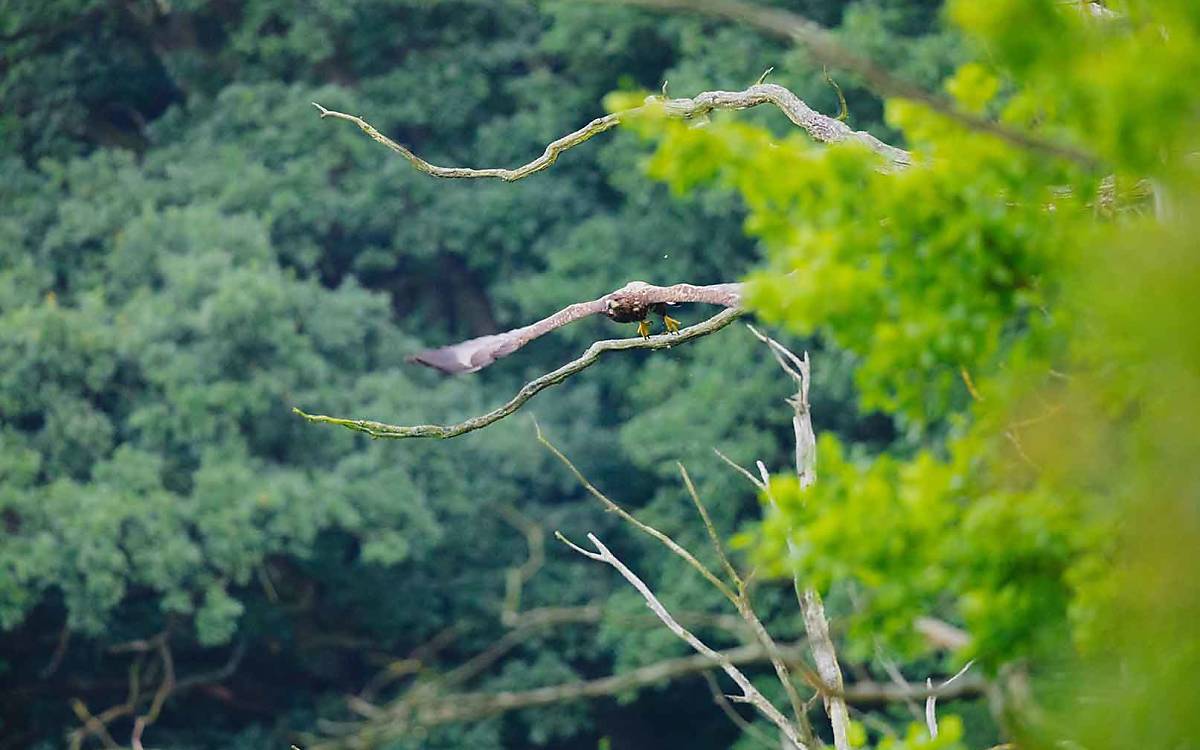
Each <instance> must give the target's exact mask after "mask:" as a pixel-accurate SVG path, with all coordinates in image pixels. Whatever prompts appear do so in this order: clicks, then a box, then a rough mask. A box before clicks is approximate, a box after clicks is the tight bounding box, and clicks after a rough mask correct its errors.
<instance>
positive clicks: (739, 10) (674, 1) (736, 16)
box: [608, 0, 1099, 167]
mask: <svg viewBox="0 0 1200 750" xmlns="http://www.w3.org/2000/svg"><path fill="white" fill-rule="evenodd" d="M608 1H609V2H615V3H620V4H623V5H638V6H642V7H648V8H658V9H662V10H682V11H689V12H694V13H701V14H704V15H710V16H716V17H719V18H725V19H728V20H730V21H735V22H738V23H743V24H746V25H747V26H751V27H753V28H755V29H758V30H759V31H761V32H762V33H764V34H767V35H769V36H774V37H778V38H781V39H785V40H788V41H791V42H794V43H796V44H798V45H800V46H801V47H804V48H805V49H806V50H808V52H809V54H811V55H812V57H813V58H814V59H815V60H816V61H817V62H819V63H823V64H825V65H828V66H829V67H831V68H839V69H841V70H845V71H849V72H852V73H855V74H857V75H859V76H861V77H862V79H863V81H865V82H866V84H867V85H868V86H869V87H870V88H871V89H872V90H873V91H875V93H877V94H879V95H881V96H890V97H897V98H900V99H909V100H911V101H914V102H919V103H921V104H923V105H925V106H926V107H928V108H929V109H931V110H933V111H934V112H937V113H938V114H940V115H943V116H944V117H946V118H948V119H950V120H953V121H954V122H957V123H958V124H960V125H963V126H965V127H967V128H970V129H971V130H975V131H978V132H981V133H988V134H989V135H993V136H995V137H997V138H1000V139H1001V140H1004V141H1007V142H1008V143H1010V144H1012V145H1014V146H1019V147H1021V148H1023V149H1027V150H1030V151H1034V152H1037V153H1042V154H1047V155H1050V156H1054V157H1057V158H1060V159H1067V160H1069V161H1073V162H1075V163H1077V164H1080V165H1083V166H1085V167H1095V166H1097V165H1098V163H1099V159H1097V158H1096V157H1095V156H1094V155H1092V154H1090V153H1088V152H1086V151H1084V150H1082V149H1080V148H1079V147H1078V146H1075V145H1069V144H1064V143H1057V142H1053V141H1048V140H1045V139H1043V138H1040V137H1038V136H1036V135H1034V134H1032V133H1029V132H1027V131H1024V130H1019V129H1017V128H1013V127H1011V126H1008V125H1005V124H1004V123H1000V122H996V121H995V120H989V119H987V118H986V117H982V116H980V115H977V114H974V113H972V112H968V111H966V110H963V109H961V108H959V107H958V106H956V105H955V104H954V102H952V101H951V100H950V99H948V98H947V97H945V96H942V95H940V94H936V93H934V92H932V91H929V90H927V89H925V88H922V87H921V86H918V85H916V84H914V83H912V82H911V81H906V80H904V79H903V78H900V77H899V76H897V75H895V74H893V73H892V72H891V71H890V70H888V69H887V68H885V67H884V66H882V65H879V64H877V63H876V62H874V61H873V60H871V59H870V58H867V57H864V56H862V55H859V54H857V53H855V52H852V51H850V50H849V49H847V48H846V47H845V46H843V45H842V43H841V42H839V41H838V39H837V38H836V37H835V36H834V35H833V34H832V33H831V32H830V31H829V30H828V29H826V28H824V27H822V26H821V25H820V24H817V23H815V22H813V21H811V20H809V19H807V18H805V17H804V16H800V15H797V14H795V13H792V12H790V11H787V10H784V9H782V8H773V7H766V6H762V5H757V4H755V3H751V2H743V0H608ZM830 119H832V118H830Z"/></svg>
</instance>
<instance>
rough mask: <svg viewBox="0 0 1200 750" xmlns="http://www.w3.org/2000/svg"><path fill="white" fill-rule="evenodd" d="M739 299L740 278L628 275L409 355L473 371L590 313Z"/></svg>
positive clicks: (732, 303)
mask: <svg viewBox="0 0 1200 750" xmlns="http://www.w3.org/2000/svg"><path fill="white" fill-rule="evenodd" d="M741 299H742V285H741V284H710V285H708V286H696V285H694V284H675V285H674V286H654V285H652V284H647V283H645V282H643V281H631V282H629V283H628V284H626V285H625V286H623V287H621V288H620V289H617V290H616V291H614V292H610V293H608V294H606V295H604V296H603V297H601V298H599V299H594V300H592V301H591V302H578V303H576V304H574V305H569V306H567V307H565V308H563V309H562V310H559V311H558V312H556V313H554V314H553V315H551V316H550V317H548V318H543V319H542V320H539V321H538V322H536V323H534V324H532V325H527V326H524V327H523V328H514V329H513V330H511V331H506V332H504V333H496V334H492V335H490V336H480V337H479V338H474V339H469V340H467V341H463V342H462V343H459V344H454V345H452V346H443V347H441V348H440V349H426V350H425V351H423V352H418V353H417V354H414V355H412V356H410V357H409V358H408V360H409V361H410V362H419V363H421V364H423V365H428V366H429V367H433V368H434V369H437V370H441V371H442V372H445V373H450V374H458V373H464V372H475V371H477V370H482V369H483V368H485V367H487V366H488V365H490V364H491V363H493V362H495V361H496V360H497V359H500V358H501V357H506V356H508V355H509V354H512V353H513V352H515V351H516V350H518V349H520V348H521V347H522V346H525V345H526V344H528V343H529V342H530V341H533V340H534V339H536V338H538V337H539V336H543V335H545V334H547V333H549V332H550V331H553V330H554V329H555V328H559V327H561V326H565V325H566V324H567V323H573V322H574V321H576V320H579V319H580V318H586V317H587V316H589V315H597V314H601V315H606V316H608V317H609V318H612V319H613V320H618V321H622V322H629V321H633V320H641V319H642V318H644V317H645V314H646V312H647V311H648V310H649V309H650V308H651V306H653V305H659V304H666V305H676V304H681V303H687V302H701V303H706V304H710V305H721V306H724V307H737V306H738V305H740V304H741Z"/></svg>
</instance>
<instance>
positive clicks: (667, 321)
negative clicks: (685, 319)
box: [663, 315, 679, 333]
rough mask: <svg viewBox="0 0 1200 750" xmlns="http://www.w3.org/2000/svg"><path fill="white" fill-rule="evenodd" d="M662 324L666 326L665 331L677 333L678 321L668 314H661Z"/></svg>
mask: <svg viewBox="0 0 1200 750" xmlns="http://www.w3.org/2000/svg"><path fill="white" fill-rule="evenodd" d="M663 325H665V326H666V327H667V333H679V321H678V320H675V319H674V318H672V317H671V316H670V315H664V316H663Z"/></svg>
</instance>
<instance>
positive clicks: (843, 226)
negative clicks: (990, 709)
mask: <svg viewBox="0 0 1200 750" xmlns="http://www.w3.org/2000/svg"><path fill="white" fill-rule="evenodd" d="M1109 5H1110V6H1111V7H1110V8H1104V7H1102V6H1099V5H1097V4H1094V3H1093V4H1082V5H1081V6H1080V7H1076V5H1075V4H1064V3H1056V2H1052V1H1051V0H1006V1H1005V2H999V3H981V2H972V1H971V0H956V2H952V3H950V4H949V6H948V8H947V14H948V16H949V17H950V19H952V20H953V22H954V23H956V24H958V25H959V26H960V27H961V28H962V29H963V30H964V31H965V32H966V34H967V36H968V37H969V38H970V40H971V41H972V43H973V45H974V49H975V55H976V60H975V61H973V62H970V63H967V64H965V65H963V66H962V67H960V68H959V69H958V71H957V72H956V73H955V75H954V76H952V77H951V78H950V79H949V80H948V81H947V82H946V90H947V92H948V93H949V94H950V95H951V96H953V97H954V99H955V100H956V101H957V102H958V104H959V106H961V107H963V108H966V109H968V110H970V111H972V112H978V113H980V114H983V115H986V116H994V117H997V118H999V119H1000V120H1001V121H1002V122H1004V123H1007V124H1009V125H1011V126H1013V127H1017V128H1021V129H1024V130H1026V131H1027V132H1029V133H1032V134H1034V135H1036V137H1038V138H1040V139H1043V140H1045V141H1047V142H1054V143H1060V144H1067V145H1069V146H1070V147H1071V148H1072V150H1079V151H1083V152H1085V153H1087V154H1089V155H1090V156H1089V158H1087V159H1086V160H1084V161H1083V162H1082V163H1080V162H1073V161H1071V160H1068V159H1048V158H1046V157H1045V156H1044V155H1043V154H1039V153H1036V152H1033V151H1031V150H1026V149H1021V148H1015V147H1013V146H1011V145H1009V144H1007V143H1005V142H1004V141H1002V140H1001V139H998V138H995V137H992V136H990V135H987V134H981V133H979V132H975V131H973V130H971V129H965V128H963V127H961V126H959V125H958V124H956V123H955V122H953V121H951V120H949V119H947V118H945V117H942V116H939V115H938V114H935V113H931V112H929V111H927V110H925V109H923V108H921V107H919V106H914V105H912V104H910V103H908V102H905V101H892V102H889V105H888V116H889V122H891V123H892V125H893V126H895V127H897V128H898V129H900V130H901V131H902V132H904V133H905V135H906V136H907V139H908V141H909V142H910V143H911V144H912V147H913V152H914V155H915V157H916V158H915V160H914V164H913V166H912V167H911V168H908V169H905V170H903V171H900V172H891V171H887V170H881V169H880V165H879V163H878V160H877V159H876V158H875V157H874V156H873V155H872V154H870V153H867V152H866V151H865V150H863V149H861V148H856V147H854V146H853V145H846V146H833V147H829V148H823V149H813V148H812V147H811V146H810V145H809V144H808V143H807V142H805V141H804V140H802V139H799V138H792V139H790V140H787V141H784V142H779V141H778V139H776V138H774V137H772V136H771V135H769V134H768V133H766V132H764V131H763V130H761V129H758V128H755V127H752V126H749V125H746V124H744V123H740V122H734V121H730V120H728V119H726V120H722V121H721V122H718V123H715V124H713V125H712V126H711V127H708V128H702V129H694V128H687V127H684V126H682V125H679V124H676V123H674V122H672V121H670V120H655V121H648V122H647V123H646V124H645V125H644V130H645V132H646V133H647V134H648V135H651V136H652V137H654V138H656V139H658V144H659V145H658V150H657V152H656V154H655V156H654V158H653V160H652V162H651V164H650V171H651V173H652V174H654V175H655V176H657V177H659V178H661V179H663V180H666V181H668V182H669V183H670V184H671V185H672V186H673V187H675V188H676V189H678V190H692V189H696V188H699V187H702V186H703V187H710V186H711V187H716V188H718V189H721V190H728V191H735V192H737V193H738V194H740V195H741V196H742V197H743V198H744V200H745V201H746V203H747V205H748V207H749V209H750V216H749V219H748V222H747V226H748V227H749V229H750V231H751V232H752V233H754V234H755V235H756V236H758V237H759V238H760V240H761V242H762V244H763V246H764V247H765V249H766V252H767V264H766V266H765V267H764V268H762V269H761V270H759V271H756V272H755V273H754V274H753V275H752V276H751V278H750V280H749V286H748V297H749V304H750V306H751V308H752V309H754V310H755V311H757V312H758V313H759V314H760V315H762V316H763V317H764V318H766V319H767V320H770V321H773V322H776V323H778V324H780V325H784V326H787V327H790V328H791V329H793V330H794V331H796V332H797V333H802V334H813V333H815V334H818V335H821V336H823V337H825V338H828V339H830V340H832V341H834V342H836V343H837V344H839V345H840V346H842V347H845V348H846V349H848V350H849V351H851V352H853V353H855V354H856V355H857V356H858V358H859V360H860V363H861V366H860V367H859V369H858V372H857V380H856V382H857V385H858V389H859V397H860V401H861V403H862V405H863V406H864V407H865V408H879V409H883V410H885V411H887V412H889V413H892V414H894V415H896V417H897V418H898V419H899V420H900V423H901V425H902V428H903V429H904V430H905V431H906V432H907V433H908V434H910V435H912V436H913V437H914V440H913V443H914V445H915V446H916V450H911V451H897V450H893V451H888V452H885V453H883V454H881V455H874V456H872V455H864V454H862V453H861V452H860V451H856V450H854V449H853V448H851V447H847V446H846V445H845V444H844V443H843V441H840V440H838V439H837V438H836V437H834V436H832V435H828V434H826V435H825V436H823V438H822V441H821V446H820V453H821V464H820V465H821V466H822V467H823V468H822V472H823V475H822V479H821V481H820V482H818V483H817V484H816V486H815V487H814V488H813V489H812V490H810V491H809V492H808V493H805V494H804V495H801V494H800V493H799V488H798V486H797V485H796V484H795V482H794V480H789V479H788V478H780V479H779V480H778V482H777V483H776V486H775V489H774V492H775V494H776V496H777V497H778V499H779V502H780V505H781V510H780V511H779V512H768V514H767V518H766V519H765V520H764V522H763V523H762V524H760V525H757V526H756V527H755V528H754V529H752V530H751V531H750V532H749V533H747V534H746V536H745V537H744V543H745V544H747V545H750V546H752V548H753V551H754V554H755V556H756V557H757V559H759V560H760V562H761V563H762V564H765V565H769V566H772V567H774V568H775V569H776V570H780V571H783V570H793V569H794V570H796V571H798V572H799V574H800V575H801V576H802V577H803V578H804V579H805V580H809V581H812V582H814V583H817V584H818V585H819V586H820V587H821V588H822V589H823V590H825V591H827V592H831V593H832V595H833V596H835V597H837V598H839V599H840V600H842V601H844V602H846V605H847V606H846V609H845V610H844V611H845V613H846V615H847V616H848V617H849V618H850V622H851V629H850V632H849V634H848V636H849V638H848V646H849V647H850V653H851V654H860V655H865V654H869V653H871V652H872V651H873V650H874V649H876V648H878V647H879V643H880V641H881V640H883V641H885V642H886V643H888V644H890V645H891V646H892V647H893V648H896V649H899V650H901V652H903V653H909V654H913V653H915V652H916V651H917V650H918V649H919V647H920V646H919V643H918V642H917V641H916V640H915V638H914V632H913V629H912V627H911V623H912V622H913V620H914V619H915V618H916V617H918V616H921V615H923V614H926V613H930V612H935V613H939V614H941V615H942V616H944V617H946V618H948V619H950V620H952V621H954V622H959V623H961V624H962V625H963V626H964V627H965V629H966V631H967V632H968V633H969V635H970V641H969V643H968V644H967V645H966V646H964V647H963V648H962V649H961V650H960V651H959V653H958V654H957V658H958V659H959V660H965V659H976V660H978V661H979V662H980V663H981V664H982V665H984V667H985V668H986V669H988V670H989V671H990V672H992V673H993V674H997V675H999V677H1000V679H1001V684H1002V685H1006V686H1007V687H1006V689H1007V690H1008V691H1009V693H1010V702H1009V704H1008V705H1009V712H1008V713H1007V719H1006V723H1007V726H1008V728H1009V730H1010V731H1011V732H1013V733H1014V734H1015V736H1016V737H1017V738H1018V739H1017V742H1018V745H1019V746H1026V745H1027V744H1028V745H1031V746H1038V745H1043V744H1044V745H1046V746H1051V745H1054V744H1055V743H1057V742H1059V741H1060V740H1063V739H1067V738H1069V739H1072V740H1074V741H1077V742H1079V743H1081V744H1082V745H1083V746H1084V747H1090V748H1094V747H1130V746H1147V747H1150V746H1153V747H1168V746H1189V743H1190V742H1192V741H1193V738H1194V737H1195V736H1196V733H1197V730H1198V729H1200V727H1198V725H1197V724H1196V717H1195V715H1194V712H1189V711H1188V710H1187V709H1186V708H1185V705H1186V703H1187V702H1188V701H1189V700H1190V699H1189V698H1188V697H1185V696H1194V695H1196V694H1197V690H1198V689H1200V686H1198V684H1197V681H1196V680H1197V677H1196V676H1197V675H1198V674H1200V640H1198V639H1197V638H1196V636H1195V632H1194V631H1193V630H1192V629H1191V628H1190V626H1189V625H1188V623H1189V622H1193V618H1194V617H1195V615H1196V612H1197V607H1198V606H1200V588H1198V587H1197V584H1196V579H1195V576H1193V575H1191V574H1190V573H1189V572H1187V571H1191V570H1194V569H1195V567H1196V563H1197V553H1196V551H1197V550H1200V515H1198V508H1200V506H1197V504H1196V501H1195V498H1196V490H1197V487H1196V484H1195V481H1196V480H1195V473H1194V472H1192V471H1191V470H1190V468H1189V467H1190V465H1191V461H1190V459H1189V458H1188V457H1187V456H1190V455H1191V452H1192V451H1193V450H1194V449H1195V448H1196V447H1197V441H1198V440H1200V433H1198V432H1197V427H1196V425H1197V424H1200V422H1198V421H1197V416H1198V415H1200V394H1198V393H1197V391H1196V383H1197V382H1200V380H1198V379H1197V374H1198V372H1200V358H1198V357H1197V351H1198V350H1197V341H1198V340H1200V339H1197V336H1196V330H1197V329H1196V326H1195V323H1196V320H1195V318H1196V310H1197V308H1196V306H1195V303H1194V292H1195V289H1196V288H1197V286H1196V285H1197V282H1198V281H1200V278H1197V276H1196V258H1195V252H1194V250H1195V241H1194V236H1195V231H1196V226H1195V222H1196V217H1197V216H1200V162H1197V160H1196V156H1195V155H1196V153H1197V150H1198V148H1200V143H1197V140H1196V133H1197V130H1196V127H1195V125H1196V120H1195V113H1196V112H1197V111H1198V108H1200V100H1198V98H1197V94H1196V91H1195V89H1194V87H1188V86H1185V85H1182V84H1181V82H1183V81H1187V80H1191V79H1192V78H1194V77H1195V76H1196V75H1197V73H1200V11H1198V10H1197V7H1196V5H1195V4H1194V3H1190V2H1184V1H1182V0H1181V1H1177V2H1154V3H1151V2H1137V1H1130V2H1122V3H1110V4H1109ZM623 104H624V102H623V101H618V102H617V103H616V105H615V106H618V107H619V106H622V105H623ZM793 272H794V273H793ZM789 550H791V551H789ZM1030 678H1032V680H1033V686H1034V690H1033V693H1032V695H1030V694H1028V693H1027V692H1026V691H1025V689H1024V688H1023V685H1025V684H1026V681H1027V680H1028V679H1030Z"/></svg>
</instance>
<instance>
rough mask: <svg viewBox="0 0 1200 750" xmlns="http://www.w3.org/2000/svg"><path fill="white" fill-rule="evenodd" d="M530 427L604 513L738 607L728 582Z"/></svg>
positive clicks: (573, 546)
mask: <svg viewBox="0 0 1200 750" xmlns="http://www.w3.org/2000/svg"><path fill="white" fill-rule="evenodd" d="M533 425H534V429H535V430H536V431H537V439H538V442H539V443H541V444H542V445H544V446H545V447H546V450H548V451H550V452H551V453H553V454H554V456H555V457H556V458H557V459H558V460H559V461H562V462H563V465H564V466H566V467H567V469H568V470H569V471H570V472H571V473H572V474H574V475H575V478H576V479H578V480H579V483H580V484H581V485H583V488H584V489H585V490H587V491H588V493H589V494H590V495H591V496H592V497H594V498H596V499H597V500H599V501H600V503H601V505H603V506H604V507H605V509H606V510H608V511H609V512H611V513H616V514H617V515H618V516H620V517H621V519H622V520H624V521H627V522H629V523H630V524H632V525H633V526H634V527H635V528H636V529H638V530H639V531H641V532H643V533H645V534H648V535H649V536H651V537H654V538H655V539H657V540H658V541H659V542H661V543H662V545H663V546H664V547H666V548H667V549H669V550H671V552H673V553H675V554H676V555H678V556H679V557H680V559H682V560H683V561H684V562H686V563H687V564H688V565H690V566H692V568H694V569H695V570H696V571H697V572H698V573H700V575H702V576H704V578H705V579H706V580H707V581H708V582H709V583H711V584H712V585H713V586H714V587H715V588H716V589H717V591H720V592H721V595H722V596H724V597H725V598H726V599H728V600H729V602H730V603H731V604H733V605H734V606H737V603H738V596H737V594H735V593H734V592H733V590H732V589H731V588H729V585H728V584H727V583H725V582H724V581H722V580H721V579H720V578H718V577H717V575H716V574H715V573H713V572H712V571H711V570H709V569H708V567H707V566H706V565H705V564H704V563H702V562H700V561H699V560H697V559H696V556H695V555H693V554H692V553H691V552H688V550H687V549H686V548H685V547H683V546H682V545H681V544H679V543H678V542H676V541H675V540H674V539H672V538H671V537H669V536H667V535H666V534H664V533H663V532H661V531H659V530H658V529H656V528H654V527H653V526H650V525H649V524H646V523H643V522H641V521H639V520H638V519H637V518H636V517H635V516H634V515H633V514H632V513H630V512H629V511H627V510H625V509H624V508H622V507H621V506H620V505H617V504H616V503H615V502H613V501H612V500H611V499H609V497H608V496H607V495H605V494H604V493H603V492H601V491H600V490H599V489H598V488H597V487H596V485H594V484H592V483H591V482H589V481H588V479H587V477H585V476H584V475H583V472H581V471H580V470H579V469H578V468H577V467H576V466H575V464H574V463H572V462H571V459H569V458H567V457H566V455H564V454H563V452H562V451H560V450H559V449H558V448H557V447H556V446H555V445H554V444H553V443H551V442H550V441H549V440H548V439H547V438H546V436H545V435H543V434H542V428H541V425H539V424H538V423H537V421H536V420H535V421H534V423H533ZM554 536H555V537H557V538H558V540H559V541H561V542H563V543H564V544H566V545H567V546H569V547H572V548H573V549H574V550H575V551H576V552H578V553H579V554H581V555H594V554H595V553H594V552H588V551H587V550H585V549H581V548H578V547H576V546H575V545H574V544H572V543H571V542H570V541H568V540H567V538H566V537H564V536H563V535H562V534H560V533H558V532H555V534H554ZM592 559H594V560H599V559H600V558H599V557H594V558H592Z"/></svg>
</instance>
